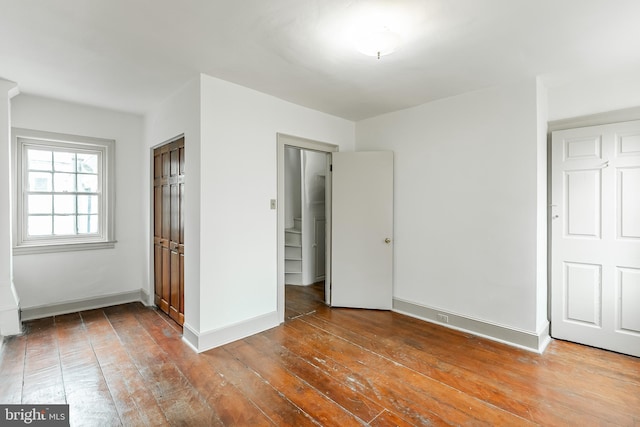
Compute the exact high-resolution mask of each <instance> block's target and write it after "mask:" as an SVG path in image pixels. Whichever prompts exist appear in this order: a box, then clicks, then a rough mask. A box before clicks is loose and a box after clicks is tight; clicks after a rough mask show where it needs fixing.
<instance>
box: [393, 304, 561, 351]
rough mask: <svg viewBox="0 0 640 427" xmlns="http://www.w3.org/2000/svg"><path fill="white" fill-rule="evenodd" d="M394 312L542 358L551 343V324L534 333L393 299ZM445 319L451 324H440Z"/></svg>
mask: <svg viewBox="0 0 640 427" xmlns="http://www.w3.org/2000/svg"><path fill="white" fill-rule="evenodd" d="M393 311H396V312H398V313H401V314H406V315H407V316H411V317H415V318H418V319H420V320H425V321H427V322H431V323H437V324H438V325H442V326H446V327H447V328H452V329H456V330H459V331H462V332H468V333H471V334H473V335H478V336H480V337H483V338H488V339H490V340H493V341H498V342H501V343H504V344H508V345H511V346H514V347H518V348H522V349H524V350H529V351H533V352H535V353H539V354H541V353H543V352H544V350H545V349H546V348H547V345H548V344H549V343H550V342H551V337H550V336H549V323H548V322H547V323H546V326H545V327H544V328H543V330H542V331H540V332H538V333H533V332H527V331H522V330H518V329H513V328H509V327H506V326H502V325H497V324H494V323H490V322H486V321H482V320H478V319H472V318H470V317H465V316H461V315H459V314H454V313H449V312H447V311H443V310H439V309H437V308H432V307H427V306H424V305H420V304H416V303H413V302H409V301H405V300H401V299H399V298H394V299H393ZM442 315H444V316H446V317H447V320H448V322H446V323H445V322H443V321H441V320H440V319H441V318H442V317H441V316H442Z"/></svg>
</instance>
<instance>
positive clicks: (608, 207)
mask: <svg viewBox="0 0 640 427" xmlns="http://www.w3.org/2000/svg"><path fill="white" fill-rule="evenodd" d="M552 150H553V151H552V206H551V231H552V233H551V234H552V247H551V334H552V336H553V337H554V338H560V339H566V340H569V341H575V342H579V343H582V344H587V345H591V346H594V347H600V348H605V349H609V350H613V351H617V352H620V353H626V354H631V355H634V356H640V121H637V122H626V123H618V124H611V125H603V126H593V127H586V128H580V129H571V130H564V131H557V132H554V133H553V137H552Z"/></svg>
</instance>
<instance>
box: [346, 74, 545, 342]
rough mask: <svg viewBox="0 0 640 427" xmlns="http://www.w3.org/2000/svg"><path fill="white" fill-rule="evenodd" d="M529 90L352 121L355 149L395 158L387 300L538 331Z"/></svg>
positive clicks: (520, 87)
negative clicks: (391, 266)
mask: <svg viewBox="0 0 640 427" xmlns="http://www.w3.org/2000/svg"><path fill="white" fill-rule="evenodd" d="M537 90H538V87H537V84H536V81H535V79H531V80H527V81H524V82H519V83H515V84H510V85H506V86H502V87H497V88H490V89H486V90H481V91H477V92H472V93H467V94H463V95H460V96H456V97H452V98H448V99H443V100H439V101H435V102H432V103H429V104H424V105H421V106H418V107H415V108H411V109H408V110H403V111H398V112H395V113H390V114H386V115H382V116H379V117H375V118H372V119H368V120H363V121H360V122H358V123H357V124H356V148H357V150H358V151H362V150H392V151H394V153H395V166H394V167H395V176H394V180H395V188H394V190H395V196H394V197H395V212H394V215H395V225H394V227H395V230H394V237H395V239H394V241H395V246H394V250H395V261H394V269H395V271H394V298H398V299H402V300H405V301H409V302H411V303H414V304H418V305H422V306H425V307H431V308H435V309H438V310H443V311H446V312H449V313H454V314H460V315H463V316H465V317H467V318H471V319H476V320H480V321H483V322H487V323H489V324H494V325H501V326H505V327H507V328H510V329H515V330H520V331H528V332H530V333H535V332H537V331H538V330H539V328H540V325H539V324H538V323H539V319H538V317H539V314H540V313H539V309H538V307H537V306H538V305H539V304H540V302H539V295H538V289H537V288H538V287H539V286H541V284H540V281H539V280H538V277H537V276H538V274H539V270H540V269H539V268H538V264H539V262H540V260H539V259H538V257H539V254H538V252H537V250H538V247H539V244H538V242H537V239H538V235H539V227H540V224H539V219H538V212H539V208H540V207H539V206H538V204H539V203H540V201H539V193H538V188H537V187H538V186H539V185H540V184H539V179H540V177H539V168H540V167H542V168H544V167H545V166H546V159H545V161H544V164H543V165H539V161H540V160H539V156H540V153H539V150H538V145H539V143H540V139H539V138H538V122H537V110H538V106H537V101H536V98H537ZM543 170H544V169H543ZM545 277H546V271H545ZM543 283H544V281H543ZM545 304H546V302H545ZM545 310H546V305H545Z"/></svg>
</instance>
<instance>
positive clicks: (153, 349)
mask: <svg viewBox="0 0 640 427" xmlns="http://www.w3.org/2000/svg"><path fill="white" fill-rule="evenodd" d="M286 297H287V312H286V315H287V318H288V319H290V320H288V321H287V322H285V324H284V325H281V326H279V327H277V328H273V329H271V330H268V331H266V332H263V333H261V334H258V335H255V336H252V337H249V338H246V339H244V340H240V341H237V342H234V343H231V344H228V345H226V346H223V347H220V348H217V349H214V350H210V351H207V352H205V353H202V354H196V353H194V352H193V351H192V350H191V349H190V348H189V347H188V346H187V345H186V344H185V343H184V342H183V341H182V340H181V334H180V329H179V328H178V327H177V325H175V324H174V323H173V322H172V321H171V320H170V319H168V318H167V317H165V316H164V315H162V314H161V313H158V312H157V311H155V310H153V309H149V308H146V307H144V306H142V305H141V304H127V305H121V306H116V307H110V308H106V309H102V310H92V311H86V312H81V313H78V314H70V315H65V316H56V317H55V318H47V319H41V320H36V321H31V322H27V323H26V324H25V333H24V334H23V335H21V336H17V337H12V338H5V342H4V346H3V347H2V350H1V353H0V403H2V404H9V403H34V404H35V403H48V404H52V403H68V404H69V405H70V417H71V424H72V425H105V426H111V425H125V426H138V425H188V426H218V425H233V426H236V425H237V426H254V425H258V426H259V425H277V426H307V425H316V426H317V425H322V426H331V425H335V426H349V425H371V426H391V425H399V426H405V425H508V426H513V425H535V424H538V425H562V426H567V425H580V426H590V425H623V426H633V425H636V426H638V425H640V359H638V358H633V357H629V356H623V355H620V354H615V353H611V352H607V351H602V350H597V349H594V348H590V347H584V346H580V345H577V344H572V343H567V342H562V341H554V342H552V343H551V344H550V346H549V348H548V350H547V351H546V352H545V354H544V355H537V354H534V353H530V352H527V351H523V350H518V349H515V348H512V347H508V346H506V345H502V344H499V343H495V342H492V341H488V340H485V339H482V338H478V337H475V336H472V335H467V334H464V333H460V332H456V331H453V330H449V329H446V328H443V327H439V326H436V325H432V324H429V323H425V322H422V321H419V320H416V319H412V318H409V317H406V316H402V315H400V314H396V313H392V312H383V311H365V310H349V309H329V308H327V307H325V306H324V305H323V304H322V291H321V287H320V286H316V287H310V288H300V287H289V286H288V287H287V290H286Z"/></svg>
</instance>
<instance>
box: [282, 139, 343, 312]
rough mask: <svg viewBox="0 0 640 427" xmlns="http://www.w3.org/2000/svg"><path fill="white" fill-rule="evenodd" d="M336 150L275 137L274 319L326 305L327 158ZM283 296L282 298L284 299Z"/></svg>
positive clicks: (328, 244) (328, 270)
mask: <svg viewBox="0 0 640 427" xmlns="http://www.w3.org/2000/svg"><path fill="white" fill-rule="evenodd" d="M335 151H338V147H337V146H335V145H331V144H326V143H322V142H318V141H312V140H308V139H304V138H298V137H294V136H289V135H283V134H278V201H277V205H278V315H279V318H280V321H281V322H283V321H284V320H285V319H288V318H294V317H297V316H299V315H302V314H304V313H308V312H311V311H313V310H315V309H316V308H318V307H322V306H325V305H328V304H329V302H330V292H331V280H330V279H331V256H330V253H331V252H330V251H331V233H330V230H331V175H330V173H329V171H330V170H329V168H330V164H331V153H332V152H335ZM285 296H286V298H285Z"/></svg>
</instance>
